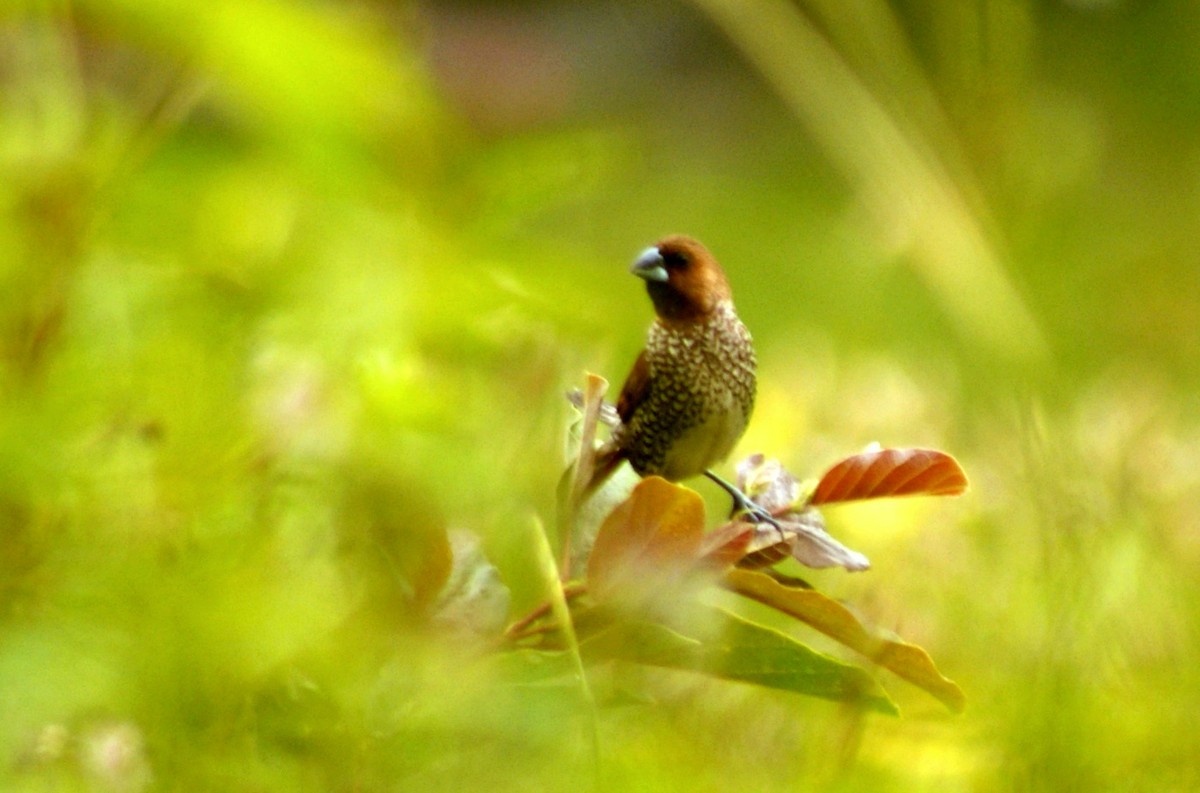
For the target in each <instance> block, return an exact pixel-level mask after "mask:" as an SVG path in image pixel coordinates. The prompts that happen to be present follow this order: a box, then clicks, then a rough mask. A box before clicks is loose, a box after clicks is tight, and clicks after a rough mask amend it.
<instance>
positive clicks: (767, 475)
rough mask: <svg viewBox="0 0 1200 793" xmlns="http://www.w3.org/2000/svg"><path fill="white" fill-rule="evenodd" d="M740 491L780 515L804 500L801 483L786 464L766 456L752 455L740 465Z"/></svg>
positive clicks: (774, 513)
mask: <svg viewBox="0 0 1200 793" xmlns="http://www.w3.org/2000/svg"><path fill="white" fill-rule="evenodd" d="M737 482H738V490H741V491H742V492H743V493H745V494H746V495H747V496H749V497H750V499H751V500H752V501H753V502H754V503H755V504H758V505H759V506H760V507H762V508H763V509H765V510H766V511H767V512H768V513H770V514H772V515H776V514H778V513H780V512H783V511H785V510H787V509H789V508H790V507H791V506H792V505H793V504H795V503H796V502H797V501H798V500H799V499H800V483H799V482H798V481H797V480H796V477H794V476H792V475H791V473H789V472H788V470H787V469H786V468H784V467H783V464H782V463H780V462H779V460H776V459H775V458H773V457H772V458H767V457H766V456H765V455H763V454H752V455H750V456H749V457H747V458H746V459H744V460H742V461H741V462H739V463H738V464H737Z"/></svg>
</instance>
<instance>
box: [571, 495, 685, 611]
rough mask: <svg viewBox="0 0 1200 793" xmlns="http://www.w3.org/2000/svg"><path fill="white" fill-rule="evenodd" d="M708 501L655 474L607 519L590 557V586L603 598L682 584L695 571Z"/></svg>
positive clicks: (598, 534)
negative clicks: (623, 589)
mask: <svg viewBox="0 0 1200 793" xmlns="http://www.w3.org/2000/svg"><path fill="white" fill-rule="evenodd" d="M703 532H704V501H703V500H702V499H701V498H700V496H699V494H697V493H696V492H695V491H693V490H689V489H688V488H686V487H680V486H679V485H674V484H671V483H670V482H668V481H667V480H665V479H663V478H661V477H658V476H650V477H647V478H645V479H643V480H642V481H641V482H639V483H638V485H637V487H635V488H634V489H633V492H632V493H631V494H630V495H629V498H628V499H626V500H625V501H624V502H622V503H621V504H620V505H618V506H617V508H616V509H614V510H613V511H612V513H611V514H610V515H609V516H608V518H606V519H605V521H604V523H603V524H602V525H601V526H600V531H599V532H598V533H597V534H596V541H595V544H594V545H593V546H592V555H591V557H590V558H589V559H588V570H587V573H588V587H589V591H590V592H591V593H592V594H593V595H596V596H597V597H602V596H604V595H605V594H607V593H611V592H613V591H614V590H616V589H617V588H621V587H636V588H638V589H641V590H645V589H646V587H647V585H650V586H655V585H658V584H661V585H668V584H670V583H673V582H678V580H679V578H680V577H681V575H682V574H683V573H685V572H686V571H688V570H691V569H693V568H695V566H696V561H697V559H698V557H699V554H700V544H701V539H702V536H703Z"/></svg>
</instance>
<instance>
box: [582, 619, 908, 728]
mask: <svg viewBox="0 0 1200 793" xmlns="http://www.w3.org/2000/svg"><path fill="white" fill-rule="evenodd" d="M706 612H707V613H706V614H704V615H702V618H701V619H699V620H695V621H691V622H689V626H690V627H689V631H688V632H689V633H691V634H694V635H687V634H686V633H684V632H683V631H681V630H679V629H676V628H672V627H668V626H667V625H664V624H661V623H657V622H648V621H644V620H637V621H621V622H617V623H614V624H612V625H611V627H609V628H608V629H606V630H604V631H602V632H600V633H598V634H596V635H595V636H593V637H591V638H589V639H585V640H584V641H583V642H581V649H582V650H583V652H584V653H585V655H588V656H591V657H598V658H619V659H621V660H625V661H632V662H635V663H640V664H647V665H650V666H661V667H666V668H670V669H685V670H690V671H695V672H699V673H702V674H706V675H710V676H713V677H717V678H721V679H723V680H736V681H740V682H744V683H750V684H753V685H758V686H764V687H766V688H772V689H777V690H782V691H791V692H795V693H799V694H805V695H808V696H812V697H820V698H822V699H830V700H834V701H837V702H852V703H858V704H862V705H864V706H866V707H869V708H872V709H874V710H877V711H880V712H883V713H888V714H891V715H897V714H898V712H899V711H898V709H897V708H896V705H895V703H893V702H892V700H891V699H890V698H889V697H888V695H887V693H886V692H885V691H884V690H883V689H882V687H880V685H879V683H878V682H877V681H876V680H875V679H874V678H873V677H871V675H870V674H868V673H867V672H866V671H864V670H863V669H860V668H859V667H856V666H853V665H850V664H845V663H843V662H841V661H838V660H837V659H834V658H831V657H829V656H827V655H824V654H822V653H818V652H817V651H815V650H813V649H812V648H810V647H806V646H805V645H803V644H801V643H800V642H798V641H796V640H795V639H793V638H791V637H790V636H787V635H785V634H783V633H780V632H778V631H775V630H772V629H770V628H766V627H764V626H762V625H758V624H755V623H753V622H749V621H747V620H745V619H742V618H741V617H738V616H736V615H734V614H731V613H729V612H727V611H724V610H722V609H716V608H711V609H706ZM701 626H703V627H701Z"/></svg>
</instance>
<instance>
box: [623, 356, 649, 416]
mask: <svg viewBox="0 0 1200 793" xmlns="http://www.w3.org/2000/svg"><path fill="white" fill-rule="evenodd" d="M649 390H650V364H649V362H648V361H647V360H646V351H645V350H642V353H641V355H639V356H638V358H637V360H636V361H634V362H633V368H632V369H630V370H629V376H628V377H626V378H625V385H624V386H622V387H621V396H619V397H618V398H617V415H618V416H620V417H621V422H622V423H624V424H628V423H629V419H630V418H631V417H632V416H633V412H634V411H635V410H637V408H638V405H640V404H642V402H643V401H645V399H646V392H647V391H649Z"/></svg>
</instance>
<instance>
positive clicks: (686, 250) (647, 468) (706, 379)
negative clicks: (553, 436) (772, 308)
mask: <svg viewBox="0 0 1200 793" xmlns="http://www.w3.org/2000/svg"><path fill="white" fill-rule="evenodd" d="M631 272H632V273H633V274H634V275H636V276H638V277H640V278H642V279H644V280H645V281H646V291H647V292H649V294H650V300H651V302H653V303H654V312H655V314H656V315H657V318H656V319H655V320H654V323H653V324H652V325H651V326H650V331H649V335H648V336H647V339H646V348H645V349H644V350H643V351H642V353H641V355H639V356H638V359H637V361H636V362H635V363H634V365H633V369H632V371H630V373H629V376H628V377H627V378H626V379H625V385H624V387H623V388H622V389H621V396H620V398H619V399H618V400H617V415H618V416H619V417H620V424H618V425H617V426H616V427H615V428H614V430H613V433H612V439H611V441H610V442H609V444H608V445H607V447H606V448H605V449H603V450H602V451H601V452H600V454H599V457H598V459H597V466H596V477H595V478H594V479H593V481H594V482H598V481H601V480H602V479H603V478H605V477H607V476H608V474H609V473H611V472H612V471H613V470H614V469H615V468H616V466H617V465H618V464H619V463H620V462H621V460H628V461H629V464H630V465H631V466H632V467H633V470H634V471H636V472H637V473H638V474H639V475H640V476H650V475H654V474H657V475H658V476H661V477H663V478H664V479H668V480H670V481H673V482H675V481H679V480H682V479H689V478H691V477H693V476H699V475H700V474H704V475H706V476H708V477H709V478H710V479H712V480H713V481H714V482H716V483H717V484H719V485H720V486H721V487H722V488H724V489H725V490H726V491H727V492H729V494H730V495H731V496H733V498H734V501H735V506H737V507H738V508H740V509H743V510H747V511H749V512H750V513H751V516H752V517H753V518H754V519H766V520H769V521H770V517H769V516H767V515H765V514H763V513H762V512H761V510H759V509H757V507H755V505H753V504H751V503H750V502H749V501H748V500H747V499H746V497H745V496H744V495H743V494H742V493H741V492H740V491H738V490H737V489H736V488H735V487H733V485H731V484H729V483H728V482H726V481H724V480H723V479H721V478H720V477H718V476H717V475H716V474H714V473H712V471H710V470H709V469H710V467H711V466H713V465H715V464H716V463H719V462H721V461H722V460H724V459H725V458H726V457H727V456H728V455H729V453H730V452H731V451H732V450H733V447H734V445H735V444H736V443H737V442H738V439H739V438H741V437H742V433H743V432H744V431H745V429H746V424H747V422H749V420H750V413H751V411H752V410H753V409H754V393H755V366H756V359H755V356H754V344H753V342H752V340H751V338H750V332H749V331H747V330H746V326H745V325H743V324H742V322H741V320H740V319H738V316H737V313H736V312H735V311H734V309H733V297H732V293H731V291H730V289H729V282H728V281H727V280H726V278H725V273H724V271H722V269H721V266H720V265H719V264H717V260H716V259H714V258H713V256H712V254H711V253H709V252H708V250H707V249H706V248H705V247H704V246H703V245H701V244H700V243H699V242H697V241H696V240H694V239H691V238H690V237H685V236H682V235H673V236H670V237H666V238H665V239H663V240H661V241H660V242H659V243H658V244H657V245H654V246H652V247H650V248H647V249H646V250H645V251H643V252H642V254H641V255H640V256H638V258H637V260H636V261H635V262H634V263H633V266H632V268H631ZM770 522H772V523H774V521H770Z"/></svg>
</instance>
